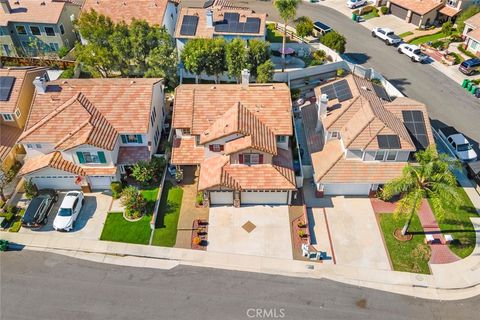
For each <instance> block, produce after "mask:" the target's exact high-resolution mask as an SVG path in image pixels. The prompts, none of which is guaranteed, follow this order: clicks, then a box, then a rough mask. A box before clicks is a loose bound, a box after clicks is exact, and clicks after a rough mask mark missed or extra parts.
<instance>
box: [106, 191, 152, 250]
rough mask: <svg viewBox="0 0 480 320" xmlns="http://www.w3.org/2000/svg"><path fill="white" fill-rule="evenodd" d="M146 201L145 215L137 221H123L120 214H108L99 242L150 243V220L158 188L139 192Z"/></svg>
mask: <svg viewBox="0 0 480 320" xmlns="http://www.w3.org/2000/svg"><path fill="white" fill-rule="evenodd" d="M140 192H141V193H142V195H143V197H144V198H145V199H146V200H147V214H146V215H144V216H143V217H142V218H141V219H140V220H139V221H135V222H130V221H127V220H125V218H124V217H123V213H122V212H109V213H108V215H107V219H106V220H105V225H104V227H103V230H102V235H101V236H100V240H106V241H116V242H126V243H136V244H148V243H149V241H150V233H151V229H150V220H152V214H153V208H154V207H155V200H156V197H157V193H158V188H152V189H144V190H140Z"/></svg>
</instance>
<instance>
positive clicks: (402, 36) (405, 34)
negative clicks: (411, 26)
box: [398, 31, 413, 39]
mask: <svg viewBox="0 0 480 320" xmlns="http://www.w3.org/2000/svg"><path fill="white" fill-rule="evenodd" d="M412 34H413V32H412V31H407V32H404V33H400V34H399V35H398V36H399V37H400V38H402V39H403V38H405V37H407V36H411V35H412Z"/></svg>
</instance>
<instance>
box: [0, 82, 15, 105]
mask: <svg viewBox="0 0 480 320" xmlns="http://www.w3.org/2000/svg"><path fill="white" fill-rule="evenodd" d="M14 83H15V77H0V101H8V100H9V99H10V94H11V93H12V89H13V84H14Z"/></svg>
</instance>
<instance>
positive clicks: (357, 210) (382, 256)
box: [325, 197, 391, 270]
mask: <svg viewBox="0 0 480 320" xmlns="http://www.w3.org/2000/svg"><path fill="white" fill-rule="evenodd" d="M330 200H331V204H332V206H331V207H327V208H325V210H326V216H327V221H328V222H327V223H328V226H329V229H330V235H331V238H332V246H333V251H334V253H335V258H336V261H337V264H341V265H347V266H352V267H365V268H375V269H383V270H391V267H390V262H389V260H388V256H387V252H386V249H385V246H384V244H383V239H382V235H381V234H380V232H381V231H380V228H379V226H378V224H377V220H376V217H375V213H374V212H373V209H372V205H371V203H370V199H369V198H366V197H365V198H351V197H331V198H330Z"/></svg>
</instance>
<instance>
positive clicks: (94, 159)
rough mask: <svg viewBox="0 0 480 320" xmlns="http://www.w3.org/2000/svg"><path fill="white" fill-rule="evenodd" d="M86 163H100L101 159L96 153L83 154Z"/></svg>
mask: <svg viewBox="0 0 480 320" xmlns="http://www.w3.org/2000/svg"><path fill="white" fill-rule="evenodd" d="M82 154H83V159H84V160H85V163H100V158H99V157H98V153H96V152H82Z"/></svg>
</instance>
